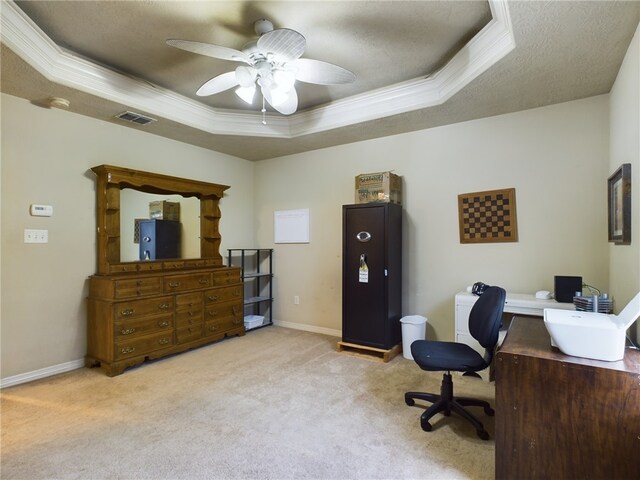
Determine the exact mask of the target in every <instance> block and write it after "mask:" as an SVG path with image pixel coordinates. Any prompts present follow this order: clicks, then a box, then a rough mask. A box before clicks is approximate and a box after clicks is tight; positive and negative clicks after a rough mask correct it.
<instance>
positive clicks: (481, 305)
mask: <svg viewBox="0 0 640 480" xmlns="http://www.w3.org/2000/svg"><path fill="white" fill-rule="evenodd" d="M506 296H507V293H506V292H505V291H504V289H503V288H500V287H489V288H487V289H486V290H485V291H484V293H483V294H482V295H480V297H478V300H476V303H475V304H474V305H473V307H472V308H471V312H470V313H469V332H470V333H471V335H472V336H473V338H475V339H476V340H477V341H478V343H479V344H480V345H482V346H483V347H484V348H485V349H486V350H490V351H493V349H494V347H495V346H496V344H497V343H498V332H499V331H500V325H502V312H503V310H504V300H505V298H506Z"/></svg>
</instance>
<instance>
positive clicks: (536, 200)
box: [255, 95, 609, 340]
mask: <svg viewBox="0 0 640 480" xmlns="http://www.w3.org/2000/svg"><path fill="white" fill-rule="evenodd" d="M608 105H609V103H608V96H606V95H605V96H599V97H593V98H589V99H586V100H581V101H575V102H570V103H565V104H560V105H554V106H550V107H545V108H540V109H535V110H529V111H524V112H519V113H514V114H509V115H503V116H498V117H493V118H487V119H482V120H476V121H470V122H466V123H460V124H456V125H450V126H446V127H440V128H434V129H430V130H424V131H419V132H413V133H408V134H403V135H397V136H392V137H386V138H380V139H376V140H369V141H364V142H361V143H354V144H350V145H343V146H337V147H332V148H327V149H323V150H318V151H313V152H308V153H303V154H298V155H292V156H287V157H283V158H276V159H272V160H265V161H262V162H259V163H258V164H257V167H256V172H255V173H256V179H257V180H256V197H255V200H256V203H255V212H256V220H257V225H256V228H257V239H258V243H259V245H260V246H261V247H263V248H266V247H270V246H272V245H273V212H274V211H276V210H287V209H297V208H309V209H310V219H311V224H310V232H311V234H310V235H311V242H310V243H309V244H300V245H285V244H277V245H275V246H274V248H275V257H274V258H275V273H276V278H275V292H276V299H277V302H276V303H275V309H274V318H275V319H277V320H278V321H280V322H283V323H284V324H289V323H290V324H299V326H301V327H302V328H309V329H312V330H319V331H327V332H334V333H337V334H339V332H340V330H341V270H342V263H341V262H342V259H341V254H342V252H341V249H342V245H341V242H342V237H341V231H342V224H341V221H342V220H341V215H342V210H341V206H342V205H343V204H348V203H353V201H354V176H355V175H357V174H359V173H366V172H376V171H383V170H394V171H395V173H397V174H399V175H402V176H403V178H404V192H405V193H404V226H403V235H404V240H403V256H404V260H403V270H404V271H403V290H404V294H403V313H404V314H421V315H426V316H427V317H428V318H429V330H428V335H430V336H431V337H432V338H433V337H435V338H438V339H448V340H451V339H453V331H454V328H453V321H454V305H453V297H454V295H455V294H456V292H458V291H461V290H464V289H465V287H466V286H468V285H471V284H472V283H474V282H476V281H483V282H485V283H489V284H494V285H501V286H503V287H505V288H506V289H507V290H508V291H511V292H523V293H534V292H535V291H537V290H541V289H547V290H551V291H553V277H554V275H581V276H582V277H583V278H584V280H585V281H586V282H587V283H590V284H591V285H595V286H599V287H602V288H603V289H604V290H606V289H607V288H608V283H609V277H608V258H607V257H608V247H607V235H606V231H607V230H606V229H607V224H606V181H605V179H606V178H607V171H608V160H607V159H608V155H609V152H608V149H609V140H608V137H609V124H608V108H609V107H608ZM508 187H515V189H516V201H517V216H518V233H519V241H518V242H517V243H506V244H485V245H462V244H460V242H459V237H458V213H457V195H458V194H460V193H465V192H474V191H482V190H492V189H499V188H508ZM294 296H299V298H300V304H299V305H295V304H294V301H293V300H294Z"/></svg>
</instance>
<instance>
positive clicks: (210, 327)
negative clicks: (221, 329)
mask: <svg viewBox="0 0 640 480" xmlns="http://www.w3.org/2000/svg"><path fill="white" fill-rule="evenodd" d="M217 329H218V327H216V326H215V325H211V326H209V330H211V331H212V332H215V331H216V330H217Z"/></svg>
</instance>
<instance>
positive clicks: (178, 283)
mask: <svg viewBox="0 0 640 480" xmlns="http://www.w3.org/2000/svg"><path fill="white" fill-rule="evenodd" d="M169 286H170V287H171V288H176V287H179V286H180V282H169Z"/></svg>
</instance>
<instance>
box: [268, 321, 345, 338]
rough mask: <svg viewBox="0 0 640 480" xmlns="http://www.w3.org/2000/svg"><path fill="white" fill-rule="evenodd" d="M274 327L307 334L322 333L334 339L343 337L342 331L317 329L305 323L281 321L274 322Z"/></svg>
mask: <svg viewBox="0 0 640 480" xmlns="http://www.w3.org/2000/svg"><path fill="white" fill-rule="evenodd" d="M273 323H274V325H277V326H279V327H285V328H292V329H294V330H304V331H305V332H313V333H321V334H323V335H331V336H332V337H342V331H341V330H336V329H334V328H325V327H316V326H315V325H307V324H305V323H294V322H283V321H281V320H273Z"/></svg>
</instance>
